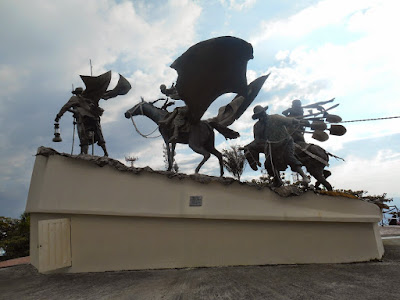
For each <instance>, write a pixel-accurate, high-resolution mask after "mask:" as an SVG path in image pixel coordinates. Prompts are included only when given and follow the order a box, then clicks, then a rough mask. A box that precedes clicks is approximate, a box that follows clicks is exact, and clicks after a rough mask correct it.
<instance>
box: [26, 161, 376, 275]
mask: <svg viewBox="0 0 400 300" xmlns="http://www.w3.org/2000/svg"><path fill="white" fill-rule="evenodd" d="M100 166H102V167H100ZM100 166H99V164H97V163H93V162H91V161H90V160H87V159H81V158H79V157H68V156H66V155H58V154H54V155H47V156H45V155H38V156H37V158H36V162H35V166H34V170H33V174H32V180H31V186H30V191H29V196H28V202H27V211H28V212H30V213H31V263H32V264H33V265H34V266H36V267H37V266H38V264H39V258H38V257H39V254H38V246H39V245H38V222H39V221H40V220H48V219H57V218H68V219H70V223H71V251H72V266H71V267H69V268H66V269H63V270H62V271H63V272H87V271H107V270H128V269H158V268H180V267H200V266H230V265H263V264H298V263H339V262H355V261H368V260H373V259H380V258H381V257H382V255H383V245H382V240H381V238H380V235H379V230H378V226H377V222H378V221H379V220H380V218H381V214H380V210H379V208H378V207H377V206H376V205H373V204H370V203H366V202H364V201H361V200H357V199H349V198H343V197H332V196H322V195H318V194H315V193H313V192H307V193H304V194H302V195H300V196H296V197H288V198H283V197H280V196H279V195H277V194H276V193H274V192H273V191H271V190H270V189H268V188H264V189H261V190H260V189H257V188H255V187H253V186H249V185H246V184H240V183H238V182H232V181H231V182H230V184H229V185H226V184H223V182H222V183H221V181H220V180H201V178H200V180H197V179H196V178H194V179H193V177H189V176H182V177H172V178H169V177H168V176H165V175H164V174H159V173H157V172H146V171H143V172H137V171H134V172H129V171H126V170H125V171H124V172H121V170H118V168H115V167H113V166H112V165H110V164H101V165H100ZM191 196H201V197H202V203H201V206H191V205H190V198H191Z"/></svg>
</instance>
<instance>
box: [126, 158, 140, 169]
mask: <svg viewBox="0 0 400 300" xmlns="http://www.w3.org/2000/svg"><path fill="white" fill-rule="evenodd" d="M137 160H139V158H137V157H135V156H128V157H126V156H125V161H126V162H127V163H128V162H129V163H131V167H132V168H133V163H134V162H135V161H137Z"/></svg>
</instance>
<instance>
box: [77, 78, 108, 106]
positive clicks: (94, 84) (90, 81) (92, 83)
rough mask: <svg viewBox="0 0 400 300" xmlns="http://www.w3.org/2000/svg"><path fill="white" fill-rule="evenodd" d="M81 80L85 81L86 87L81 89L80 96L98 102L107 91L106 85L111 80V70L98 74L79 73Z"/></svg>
mask: <svg viewBox="0 0 400 300" xmlns="http://www.w3.org/2000/svg"><path fill="white" fill-rule="evenodd" d="M80 77H81V79H82V81H83V82H84V83H85V87H86V89H85V90H84V91H83V93H82V96H83V97H85V98H88V99H90V100H92V101H93V102H96V103H98V102H99V100H100V99H101V98H102V97H103V95H104V93H105V92H106V91H107V88H108V85H109V84H110V81H111V71H108V72H106V73H104V74H101V75H99V76H86V75H80Z"/></svg>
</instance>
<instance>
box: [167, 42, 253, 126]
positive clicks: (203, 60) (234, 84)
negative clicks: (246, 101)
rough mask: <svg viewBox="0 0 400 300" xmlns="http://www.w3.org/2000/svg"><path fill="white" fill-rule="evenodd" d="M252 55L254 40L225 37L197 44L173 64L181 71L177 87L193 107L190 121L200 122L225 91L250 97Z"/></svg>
mask: <svg viewBox="0 0 400 300" xmlns="http://www.w3.org/2000/svg"><path fill="white" fill-rule="evenodd" d="M252 58H253V47H252V46H251V44H250V43H247V42H246V41H244V40H242V39H239V38H236V37H232V36H223V37H218V38H213V39H210V40H206V41H203V42H200V43H198V44H195V45H194V46H192V47H190V48H189V49H188V50H187V51H186V52H185V53H183V54H182V55H181V56H180V57H178V58H177V59H176V60H175V61H174V62H173V63H172V64H171V68H173V69H175V70H176V71H177V72H178V79H177V81H176V89H177V91H178V94H179V95H180V97H181V99H182V100H183V101H185V103H186V105H187V106H188V107H189V120H190V122H192V123H195V122H197V121H199V120H200V119H201V117H202V116H203V114H204V113H205V111H206V110H207V108H208V107H209V106H210V104H211V103H212V102H213V101H214V100H215V99H216V98H218V97H219V96H221V95H222V94H225V93H237V94H239V95H243V96H247V79H246V70H247V62H248V61H249V60H250V59H252Z"/></svg>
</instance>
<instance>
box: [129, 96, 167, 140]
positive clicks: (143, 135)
mask: <svg viewBox="0 0 400 300" xmlns="http://www.w3.org/2000/svg"><path fill="white" fill-rule="evenodd" d="M138 105H139V106H137V107H136V108H135V109H134V110H133V111H132V113H130V115H131V120H132V124H133V126H134V127H135V130H136V132H137V133H139V135H141V136H142V137H144V138H146V139H155V138H158V137H160V136H161V134H160V135H157V136H150V135H152V134H153V133H154V132H155V131H156V130H157V129H158V128H159V126H158V125H157V127H156V128H155V129H154V130H153V131H152V132H150V133H148V134H143V133H141V132H140V130H139V129H138V127H137V126H136V123H135V120H133V113H134V112H135V111H136V110H137V109H138V108H139V107H140V113H141V115H142V116H144V115H145V114H144V112H143V105H144V102H140V103H139V104H138Z"/></svg>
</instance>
